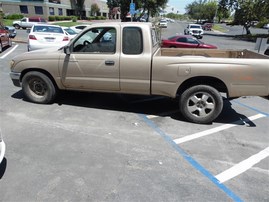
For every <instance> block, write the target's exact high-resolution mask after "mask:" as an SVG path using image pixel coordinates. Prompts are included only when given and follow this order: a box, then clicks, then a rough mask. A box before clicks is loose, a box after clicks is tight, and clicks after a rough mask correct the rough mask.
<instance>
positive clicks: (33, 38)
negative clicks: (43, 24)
mask: <svg viewBox="0 0 269 202" xmlns="http://www.w3.org/2000/svg"><path fill="white" fill-rule="evenodd" d="M28 38H29V39H32V40H37V39H36V37H35V35H29V37H28Z"/></svg>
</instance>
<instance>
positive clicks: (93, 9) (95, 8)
mask: <svg viewBox="0 0 269 202" xmlns="http://www.w3.org/2000/svg"><path fill="white" fill-rule="evenodd" d="M99 11H100V8H99V6H98V4H97V3H94V4H92V5H91V14H92V15H93V16H96V14H97V13H99Z"/></svg>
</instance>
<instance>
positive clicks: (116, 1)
mask: <svg viewBox="0 0 269 202" xmlns="http://www.w3.org/2000/svg"><path fill="white" fill-rule="evenodd" d="M167 2H168V0H133V3H135V5H136V9H141V11H142V12H141V14H140V15H141V16H142V15H144V14H145V13H147V14H148V15H147V16H148V17H149V16H154V15H155V14H156V13H158V12H160V10H161V9H162V8H164V7H165V5H166V4H167ZM107 5H108V7H109V9H110V10H111V11H112V10H113V8H115V7H120V11H121V20H122V21H126V16H127V14H128V12H129V9H130V0H107ZM147 20H148V19H147Z"/></svg>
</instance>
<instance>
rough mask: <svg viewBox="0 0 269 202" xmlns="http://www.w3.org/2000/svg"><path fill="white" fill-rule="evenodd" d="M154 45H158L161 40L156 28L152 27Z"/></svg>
mask: <svg viewBox="0 0 269 202" xmlns="http://www.w3.org/2000/svg"><path fill="white" fill-rule="evenodd" d="M151 39H152V46H153V47H154V46H156V45H157V44H158V42H159V38H158V35H157V32H156V30H155V29H151Z"/></svg>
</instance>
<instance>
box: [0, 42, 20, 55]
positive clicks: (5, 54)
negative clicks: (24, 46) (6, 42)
mask: <svg viewBox="0 0 269 202" xmlns="http://www.w3.org/2000/svg"><path fill="white" fill-rule="evenodd" d="M18 46H19V45H18V44H17V45H16V46H14V47H13V48H12V49H11V50H10V51H8V52H7V53H6V54H4V55H2V56H1V57H0V59H3V58H5V57H6V56H8V55H9V54H10V53H11V52H12V51H14V50H15V49H16V48H17V47H18Z"/></svg>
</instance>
